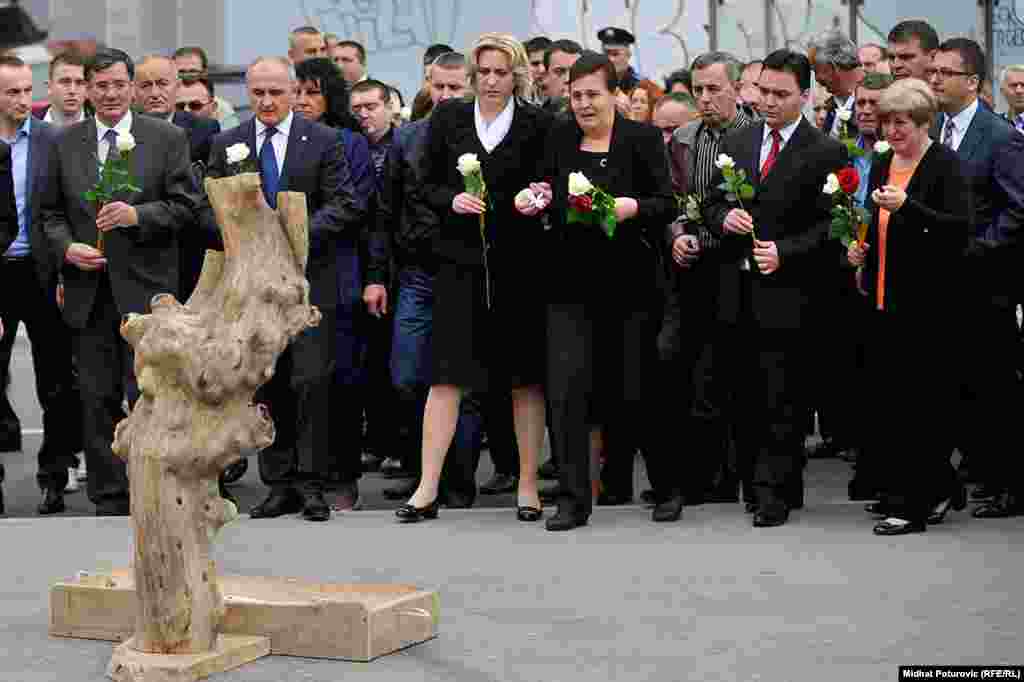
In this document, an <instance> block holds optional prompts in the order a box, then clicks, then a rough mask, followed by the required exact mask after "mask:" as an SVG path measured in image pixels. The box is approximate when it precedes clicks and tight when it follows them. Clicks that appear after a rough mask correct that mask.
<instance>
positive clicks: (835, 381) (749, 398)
mask: <svg viewBox="0 0 1024 682" xmlns="http://www.w3.org/2000/svg"><path fill="white" fill-rule="evenodd" d="M597 37H598V39H599V40H600V42H601V43H602V46H603V49H602V51H601V52H594V51H588V50H585V49H583V47H582V46H580V45H579V44H578V43H576V42H574V41H572V40H565V39H562V40H554V41H552V40H550V39H548V38H544V37H536V38H533V39H531V40H528V41H525V42H520V41H519V40H517V39H516V38H515V37H513V36H511V35H506V34H502V33H486V34H484V35H482V36H480V37H479V38H478V39H477V40H476V41H474V43H473V44H472V45H471V46H469V48H468V49H467V50H466V51H465V52H460V51H458V50H455V49H453V48H452V47H450V46H448V45H433V46H431V47H430V48H428V49H427V50H426V52H425V54H424V55H423V61H422V64H419V63H418V64H416V65H415V67H414V68H416V69H417V72H419V69H421V68H422V85H421V88H420V91H419V92H418V93H416V95H415V97H414V98H413V99H412V100H411V103H410V104H409V106H405V104H404V100H403V98H402V94H401V93H400V92H399V90H398V89H397V88H395V87H394V86H392V85H389V84H388V83H385V82H382V81H380V80H376V79H374V78H373V77H371V76H370V75H369V73H368V58H367V53H366V50H365V49H364V47H363V46H362V45H361V44H360V43H359V42H357V41H354V40H342V39H340V38H339V37H338V36H334V35H330V34H324V33H321V31H319V30H318V29H316V28H313V27H301V28H298V29H295V30H294V31H292V32H291V34H290V36H289V50H288V55H287V57H284V56H282V57H269V56H268V57H262V58H260V59H257V60H256V61H255V62H253V63H252V64H251V65H250V66H249V68H248V70H247V72H246V87H247V91H248V97H249V102H248V105H249V108H250V109H251V117H249V118H247V117H246V116H244V115H242V116H240V115H239V112H238V111H236V110H235V108H234V107H232V105H231V104H230V103H229V102H227V101H225V100H224V99H223V98H222V97H219V96H218V95H217V93H216V92H215V86H214V82H213V81H212V80H211V79H210V76H209V64H208V59H207V55H206V53H205V52H204V50H203V49H202V48H200V47H192V46H187V47H182V48H180V49H178V50H176V51H175V52H174V53H173V54H170V55H148V56H145V57H143V58H141V59H139V60H138V61H135V60H133V59H132V58H131V57H130V56H129V55H128V54H126V53H124V52H122V51H120V50H117V49H114V48H107V47H101V48H100V49H98V50H97V51H96V52H95V54H92V55H89V56H88V57H86V56H83V55H80V54H77V53H74V52H65V53H61V54H58V55H56V56H55V57H54V58H53V60H52V62H51V64H50V73H49V82H48V105H47V106H45V107H33V87H32V73H31V70H30V69H29V67H28V66H27V65H26V64H25V63H24V62H22V61H21V60H20V59H18V58H17V57H13V56H0V140H2V144H0V244H3V245H5V246H4V249H5V253H4V257H3V266H2V268H0V277H2V278H3V280H4V282H5V285H6V287H5V291H7V295H6V296H4V297H3V300H2V302H0V320H2V322H3V337H2V341H0V371H2V372H3V375H4V380H5V384H7V383H9V381H10V380H9V375H10V360H11V353H12V349H13V346H14V340H15V335H16V333H17V329H18V326H19V325H20V324H22V323H24V325H25V329H26V332H27V335H28V339H29V343H30V346H31V352H32V356H33V365H34V368H35V376H36V392H37V396H38V400H39V403H40V405H41V406H42V410H43V419H44V424H43V432H44V433H43V442H42V446H41V448H40V450H39V453H38V476H37V479H38V484H39V486H40V489H41V490H42V501H41V502H40V504H39V507H38V511H39V513H40V514H44V515H46V514H54V513H59V512H62V511H64V509H65V505H64V496H65V494H66V493H67V492H69V491H73V490H75V489H76V487H77V485H78V482H79V481H80V480H84V481H85V482H86V490H87V495H88V497H89V499H90V501H91V502H92V503H94V504H95V505H96V513H97V514H98V515H124V514H128V513H129V509H130V507H129V500H130V492H129V483H128V478H127V473H126V468H125V465H124V463H123V462H121V461H120V460H119V459H118V458H117V457H115V456H114V455H113V454H112V452H111V441H112V439H113V433H114V428H115V426H116V424H117V422H118V421H119V420H120V419H123V418H124V416H125V414H126V412H125V410H126V409H130V408H131V405H132V404H133V402H134V401H135V400H136V399H137V397H138V395H139V388H138V384H137V381H136V377H135V376H134V371H133V364H132V351H131V348H130V346H128V345H127V343H126V342H125V341H124V340H123V339H122V338H121V337H120V334H119V326H120V323H121V320H122V317H123V316H124V315H126V314H128V313H145V312H147V311H148V306H149V302H150V300H151V299H152V297H153V296H154V295H156V294H160V293H165V292H171V293H173V294H174V295H175V296H177V297H178V299H179V300H181V301H187V300H188V297H189V295H190V294H191V292H192V290H193V289H194V288H195V286H196V283H197V281H198V277H199V273H200V269H201V266H202V258H203V254H204V253H205V251H206V250H207V249H219V248H222V243H221V240H220V234H219V229H218V226H217V223H216V220H215V219H214V215H213V211H212V209H211V206H210V204H209V201H208V200H207V198H206V196H205V194H204V191H203V179H204V178H218V177H224V176H227V175H231V174H234V173H237V172H241V171H242V170H243V166H242V164H239V163H238V161H237V159H236V158H235V157H234V155H233V153H232V152H231V150H232V149H237V147H238V145H243V146H245V147H247V148H248V149H249V150H250V151H251V153H252V159H253V161H255V164H254V167H255V169H256V172H258V173H259V174H260V176H261V179H262V184H263V190H264V195H265V199H266V202H267V203H268V205H269V206H271V207H276V203H277V194H278V192H282V191H294V192H303V193H304V194H305V195H306V197H307V205H308V210H309V223H308V232H309V240H310V257H309V262H308V267H307V273H306V274H307V279H308V280H309V283H310V300H311V302H312V303H313V304H314V305H316V306H317V307H318V308H319V309H320V311H321V313H322V316H323V317H322V322H321V324H320V325H319V326H318V327H316V328H313V329H310V330H307V331H305V332H303V333H302V334H301V335H300V336H299V337H298V338H297V339H296V340H295V341H294V342H293V343H292V345H291V346H289V348H288V349H287V350H286V352H285V353H284V355H283V356H282V357H281V358H280V360H279V362H278V364H277V367H276V371H275V373H274V375H273V378H272V379H271V380H270V382H269V383H268V384H267V385H266V386H264V387H262V388H261V389H260V391H259V392H258V394H257V400H258V401H260V402H263V403H265V404H266V405H267V406H268V407H269V409H270V414H271V415H272V417H273V419H274V422H275V427H276V437H275V441H274V443H273V444H272V445H271V446H270V447H269V448H267V449H266V450H264V451H262V452H260V453H259V455H258V458H257V459H258V463H259V475H260V479H261V481H262V482H263V484H264V485H265V486H266V487H267V489H268V494H267V497H266V499H264V500H263V501H262V502H261V503H260V504H259V505H257V506H255V507H254V508H252V509H251V510H250V511H249V513H250V516H251V517H252V518H272V517H277V516H281V515H284V514H291V513H301V514H302V516H303V517H304V518H306V519H308V520H312V521H323V520H327V519H329V518H330V516H331V514H332V512H348V511H353V510H357V509H359V508H360V506H361V496H360V492H359V479H360V477H361V475H362V474H363V473H364V472H365V471H368V470H380V471H382V472H385V473H387V474H388V475H391V476H394V477H395V479H396V481H397V483H396V485H394V486H393V487H390V488H388V489H386V490H385V491H384V492H385V495H386V496H387V497H388V498H389V499H394V500H396V501H399V502H400V503H401V504H400V506H399V507H398V509H397V511H396V515H397V517H398V519H399V521H402V522H405V523H415V522H419V521H424V520H428V519H434V518H437V516H438V513H439V509H440V508H441V507H449V508H458V507H468V506H471V505H473V504H474V503H475V500H476V497H477V495H478V494H497V493H511V492H515V493H516V496H517V502H516V511H515V516H516V518H517V519H518V520H519V521H522V522H527V523H530V522H537V521H539V520H541V519H542V518H544V516H545V514H544V505H545V503H552V502H554V503H557V507H558V509H557V513H555V514H553V515H552V514H549V515H548V517H547V519H546V522H545V526H546V528H547V529H548V530H552V531H557V530H571V529H573V528H576V527H578V526H582V525H585V524H587V523H588V520H589V517H590V515H591V511H592V508H593V505H594V504H598V505H618V504H627V503H630V502H632V501H633V499H634V496H635V494H636V493H637V492H638V491H635V490H634V489H633V480H634V478H633V469H634V463H635V456H636V455H637V454H638V453H639V454H640V455H642V456H643V457H644V460H645V464H646V469H647V473H648V478H649V480H650V482H651V486H652V489H651V490H646V491H643V492H642V493H641V497H642V498H643V500H644V501H645V502H648V503H650V504H651V505H652V506H653V512H652V518H653V520H654V521H657V522H671V521H676V520H679V519H680V518H681V516H682V513H683V510H684V507H685V506H687V505H696V504H702V503H705V502H718V503H743V504H745V505H746V510H747V511H748V512H749V513H751V514H752V523H753V525H754V526H755V527H771V526H778V525H782V524H784V523H786V522H787V521H788V519H789V517H790V514H791V512H792V511H794V510H799V509H801V508H802V507H803V503H804V483H803V471H804V467H805V464H806V461H807V458H808V457H809V456H819V457H826V456H827V457H836V456H839V457H842V458H844V459H847V460H848V461H851V462H853V466H854V475H853V476H852V479H851V481H850V485H849V495H850V498H851V499H854V500H865V501H867V502H869V504H867V506H866V511H867V512H869V513H871V514H874V515H877V516H879V517H880V518H879V519H878V520H877V523H875V524H874V527H873V532H874V533H876V534H880V535H902V534H906V533H915V532H922V531H924V530H926V529H927V527H928V525H929V524H933V523H939V522H941V521H942V520H943V519H944V518H945V516H946V515H947V513H948V511H949V510H951V509H952V510H962V509H964V508H965V506H966V504H967V501H968V494H967V489H966V487H965V485H964V481H965V480H966V481H969V482H971V483H976V484H978V485H977V486H976V487H975V488H974V489H973V491H972V493H971V495H970V497H971V498H973V499H974V500H976V501H977V502H978V503H979V504H978V506H977V507H976V508H975V509H974V510H973V514H974V516H976V517H978V518H1001V517H1007V516H1015V515H1019V514H1022V513H1024V471H1022V469H1021V464H1020V459H1019V457H1017V456H1015V455H1013V453H1012V446H1011V445H1010V444H1012V443H1013V442H1014V439H1013V438H1012V437H1011V434H1010V433H1009V429H1010V428H1011V425H1012V424H1013V423H1014V422H1013V419H1012V416H1011V414H1010V411H1011V410H1013V409H1014V407H1015V406H1016V404H1017V402H1016V401H1017V393H1018V391H1019V390H1020V389H1019V382H1020V377H1019V374H1018V365H1019V362H1018V360H1019V357H1020V354H1019V352H1018V347H1019V331H1018V324H1017V320H1016V308H1017V305H1018V303H1019V302H1020V301H1021V297H1020V296H1019V295H1018V294H1019V287H1018V285H1017V284H1016V281H1015V277H1014V274H1015V265H1016V258H1017V257H1018V249H1019V246H1020V234H1021V230H1022V223H1024V163H1021V159H1024V156H1022V151H1024V66H1016V67H1008V68H1006V69H1004V70H1003V72H1002V73H1000V74H999V75H998V84H999V86H1000V88H1001V91H1002V94H1003V96H1004V97H1005V99H1006V101H1007V103H1008V107H1009V108H1008V111H1007V112H1005V113H1003V114H998V113H996V112H995V111H994V110H993V106H992V103H991V98H990V96H989V98H988V99H985V98H984V93H985V85H986V81H987V80H988V78H989V76H988V73H989V68H988V64H987V61H986V56H985V54H984V52H983V50H982V48H981V47H980V46H979V45H978V44H977V43H976V42H974V41H972V40H969V39H966V38H952V39H949V40H946V41H944V42H940V40H939V37H938V34H937V33H936V31H935V30H934V28H933V27H931V26H930V25H929V24H928V23H926V22H924V21H916V20H912V21H904V22H901V23H899V24H898V25H896V26H895V27H893V29H892V30H891V31H890V33H889V35H888V41H887V45H884V46H883V45H877V44H867V45H862V46H859V47H858V46H857V45H855V44H854V43H853V42H852V41H851V40H849V38H847V37H846V36H845V35H844V34H843V33H841V32H840V31H838V30H834V29H833V30H829V31H827V32H825V33H823V34H821V35H820V36H817V37H816V38H815V39H813V40H811V41H810V43H809V45H808V49H807V51H806V53H802V52H797V51H794V50H791V49H780V50H776V51H774V52H772V53H771V54H768V55H766V56H765V57H764V58H763V59H760V60H756V61H753V62H749V63H744V62H741V61H740V60H738V59H737V58H736V57H735V56H733V55H731V54H729V53H726V52H708V53H705V54H701V55H699V56H698V57H697V58H696V59H694V60H693V62H692V64H690V65H686V66H685V68H681V69H679V70H678V71H675V72H673V73H671V74H669V76H668V77H667V78H665V79H664V82H662V83H658V82H655V81H654V80H652V79H649V78H646V77H644V76H643V75H642V74H640V73H637V71H636V70H635V69H634V67H633V66H631V65H630V61H631V46H632V45H633V44H634V42H635V38H634V36H632V35H631V34H629V33H628V32H627V31H625V30H623V29H620V28H615V27H609V28H606V29H602V30H601V31H599V32H598V36H597ZM411 66H412V65H411ZM812 78H813V80H814V81H816V83H817V85H816V86H812ZM989 93H991V89H990V90H989ZM243 113H244V112H243ZM240 119H242V120H240ZM124 159H130V161H131V166H132V170H133V176H132V178H131V180H132V183H131V184H133V185H135V186H133V187H127V188H121V189H120V190H119V191H117V192H114V193H113V194H112V196H109V197H107V198H106V200H104V201H102V202H101V201H97V200H96V198H97V197H96V195H95V188H96V186H97V181H98V179H99V178H100V177H101V175H102V174H103V173H104V172H105V169H107V168H109V167H117V165H116V163H114V162H116V161H119V160H124ZM816 422H817V424H818V428H819V429H820V432H821V435H822V437H823V441H822V444H821V445H820V446H818V447H817V448H816V449H815V450H813V451H811V452H808V451H807V450H806V449H805V442H806V436H807V435H808V434H809V433H811V432H813V431H814V430H815V423H816ZM0 425H2V426H3V429H0V450H3V451H12V450H19V449H20V448H21V442H20V431H19V428H18V424H17V417H16V415H15V414H14V412H13V410H12V408H11V406H10V403H9V401H8V400H7V399H6V397H4V398H3V399H0ZM545 433H547V434H548V436H549V438H548V441H549V443H550V449H551V457H550V459H549V460H548V461H545V462H543V463H541V461H540V459H541V454H542V452H543V449H544V448H543V446H544V440H545ZM485 448H486V449H488V450H489V452H490V456H491V458H492V459H493V461H494V465H495V466H494V468H495V474H494V476H493V477H492V478H491V479H490V480H489V481H487V482H486V483H485V484H484V485H482V486H479V487H478V486H477V483H476V475H477V468H478V464H479V458H480V453H481V451H482V450H483V449H485ZM79 452H84V458H82V459H81V460H80V459H79V457H78V456H77V453H79ZM955 452H959V454H960V457H959V467H958V468H954V466H953V463H952V462H953V461H954V459H953V458H954V453H955ZM247 461H248V460H247V459H245V458H243V459H241V460H239V461H238V462H237V463H236V464H234V465H232V466H231V467H229V468H228V470H226V471H225V472H224V473H223V474H222V476H221V494H222V495H223V496H225V497H227V498H229V499H230V498H231V492H230V490H229V488H228V487H227V486H228V485H230V484H231V483H232V482H233V481H235V480H237V479H238V478H239V477H240V476H241V475H242V474H244V472H245V467H246V466H247ZM541 479H554V480H555V481H556V482H555V483H554V484H553V485H550V486H548V487H546V488H543V487H541V485H540V483H539V481H540V480H541ZM0 481H2V469H0ZM2 499H3V498H2V494H0V513H2Z"/></svg>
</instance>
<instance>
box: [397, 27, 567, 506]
mask: <svg viewBox="0 0 1024 682" xmlns="http://www.w3.org/2000/svg"><path fill="white" fill-rule="evenodd" d="M469 62H470V73H471V74H472V77H471V82H472V87H473V92H474V96H473V97H472V98H470V99H458V100H449V101H447V102H442V103H441V104H438V105H437V106H436V107H435V108H434V111H433V113H432V114H431V115H430V119H429V126H428V128H427V135H426V142H425V144H424V147H423V157H422V158H423V161H422V166H421V172H422V177H423V182H422V183H421V184H420V185H419V187H417V188H416V190H415V191H416V193H417V197H416V199H417V200H418V201H419V202H422V203H424V204H426V205H428V206H430V207H431V208H432V209H433V210H434V211H435V213H436V214H437V215H438V216H439V217H440V222H441V225H440V228H439V229H438V231H437V234H436V235H435V236H434V238H433V240H432V241H433V252H434V256H435V257H436V261H437V274H436V275H435V278H434V284H433V287H434V291H433V293H434V305H433V316H434V317H433V328H432V330H431V345H432V353H433V367H432V376H431V379H430V384H431V386H430V393H429V394H428V396H427V404H426V408H425V409H424V412H423V450H422V461H423V469H422V471H423V473H422V476H421V477H420V482H419V485H418V486H417V488H416V491H415V492H414V493H413V495H412V497H411V498H410V499H409V501H408V502H407V503H406V504H404V505H402V506H401V507H400V508H399V509H398V511H397V516H398V518H399V520H400V521H402V522H405V523H415V522H418V521H423V520H426V519H432V518H435V517H436V516H437V509H438V484H439V481H440V478H441V469H442V467H443V466H444V460H445V455H446V454H447V452H448V448H449V446H450V445H451V443H452V439H453V438H454V436H455V427H456V422H457V421H458V416H459V405H460V403H461V401H462V397H463V396H464V395H465V394H466V393H467V392H476V393H480V394H484V393H488V392H494V393H496V394H499V395H501V394H506V395H507V394H508V393H511V394H512V413H513V421H514V425H515V431H516V442H517V444H518V446H519V485H518V491H517V493H518V499H517V505H516V506H517V510H516V517H517V518H518V519H519V520H520V521H526V522H535V521H538V520H539V519H540V518H541V504H540V499H539V496H538V490H537V460H538V459H539V456H540V449H541V447H542V445H543V441H544V418H545V415H544V391H543V389H542V388H541V385H542V384H543V381H544V352H545V347H544V339H545V331H544V299H543V295H542V294H543V292H542V289H541V284H542V282H543V279H542V278H540V277H537V274H536V272H535V271H534V270H533V269H531V268H530V267H529V264H531V263H535V262H536V259H537V256H538V254H541V253H543V252H544V239H543V237H544V227H543V224H542V223H541V221H540V218H538V217H536V216H524V215H521V214H520V213H519V212H518V211H517V210H516V209H515V196H516V194H517V193H518V192H519V190H520V189H522V188H523V187H526V186H527V185H529V183H531V182H533V181H534V180H535V179H536V178H537V177H539V175H540V173H539V169H540V166H541V165H542V159H543V154H542V150H543V149H544V146H545V141H546V140H547V136H548V131H549V129H550V127H551V122H552V117H551V115H550V114H548V113H546V112H544V111H542V110H540V109H539V108H537V107H535V106H533V105H532V104H530V103H529V102H527V101H526V100H525V98H526V97H527V96H528V95H529V93H530V73H529V68H528V62H527V58H526V50H525V49H523V46H522V44H520V43H519V41H518V40H516V39H515V38H513V37H512V36H510V35H506V34H503V33H485V34H484V35H482V36H480V38H478V39H477V41H476V42H475V43H474V44H473V48H472V50H471V51H470V57H469ZM467 164H468V165H467ZM463 167H464V168H466V169H467V172H470V170H469V169H473V170H472V173H473V175H474V177H476V173H479V174H480V177H482V178H483V180H484V182H485V183H486V188H487V191H486V196H485V197H480V196H477V195H475V194H473V193H471V192H469V191H467V189H466V178H465V177H463V175H462V173H461V172H460V168H463ZM471 477H472V472H470V474H469V478H470V479H471ZM468 485H469V486H471V487H473V488H474V489H475V482H474V481H472V480H469V481H468Z"/></svg>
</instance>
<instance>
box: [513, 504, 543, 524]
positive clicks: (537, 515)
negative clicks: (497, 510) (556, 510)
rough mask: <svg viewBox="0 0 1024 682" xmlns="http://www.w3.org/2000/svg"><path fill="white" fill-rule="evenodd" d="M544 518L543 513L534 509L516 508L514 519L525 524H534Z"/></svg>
mask: <svg viewBox="0 0 1024 682" xmlns="http://www.w3.org/2000/svg"><path fill="white" fill-rule="evenodd" d="M543 516H544V512H543V511H542V510H540V509H537V508H536V507H516V518H517V519H519V520H520V521H524V522H526V523H536V522H537V521H540V520H541V517H543Z"/></svg>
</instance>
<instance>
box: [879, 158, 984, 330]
mask: <svg viewBox="0 0 1024 682" xmlns="http://www.w3.org/2000/svg"><path fill="white" fill-rule="evenodd" d="M891 162H892V155H889V156H887V157H885V158H884V159H883V160H882V161H881V162H879V161H877V160H876V162H875V163H874V164H873V165H872V167H871V179H870V184H869V185H868V198H867V202H866V208H867V209H868V210H869V211H870V212H871V224H870V227H869V228H868V236H867V239H866V240H865V241H867V243H868V244H870V245H871V246H872V248H871V249H870V250H869V251H868V258H867V261H866V262H865V264H864V287H865V289H866V290H867V291H868V294H869V298H870V300H871V304H872V307H874V303H875V300H876V285H877V280H878V259H879V255H878V254H879V247H878V207H877V206H875V205H874V202H872V201H871V193H872V192H874V191H875V190H876V189H878V188H879V187H881V186H883V185H884V184H886V183H887V182H888V181H889V167H890V165H891ZM974 215H975V212H974V210H973V207H972V205H971V193H970V191H969V190H968V180H967V178H965V176H964V166H963V164H962V163H961V162H960V160H959V158H958V156H957V154H956V152H954V151H952V150H951V149H948V148H947V147H944V146H942V145H941V144H939V143H937V142H934V143H932V146H931V148H930V149H929V150H928V151H927V152H926V153H925V155H924V158H922V159H921V163H920V164H919V165H918V167H917V170H916V171H915V172H914V175H913V177H911V179H910V183H909V184H908V185H907V200H906V202H905V203H904V204H903V206H902V207H901V208H900V209H899V210H898V211H896V212H895V213H893V214H892V215H891V216H890V217H889V227H888V229H887V230H886V248H885V251H886V254H885V309H886V310H887V311H888V312H890V313H898V314H902V315H920V316H921V317H922V320H926V321H927V322H926V324H927V326H929V327H931V326H934V323H935V319H936V317H935V316H936V315H941V316H943V317H946V316H947V315H950V314H953V315H955V313H950V310H951V309H952V306H951V303H953V302H954V301H955V300H957V297H958V293H957V292H958V291H959V290H961V289H962V281H961V279H960V276H959V275H960V273H961V271H960V268H959V265H960V263H961V257H962V255H963V252H964V247H965V246H966V245H967V241H968V238H969V236H970V234H972V233H973V229H974V224H973V216H974Z"/></svg>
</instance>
